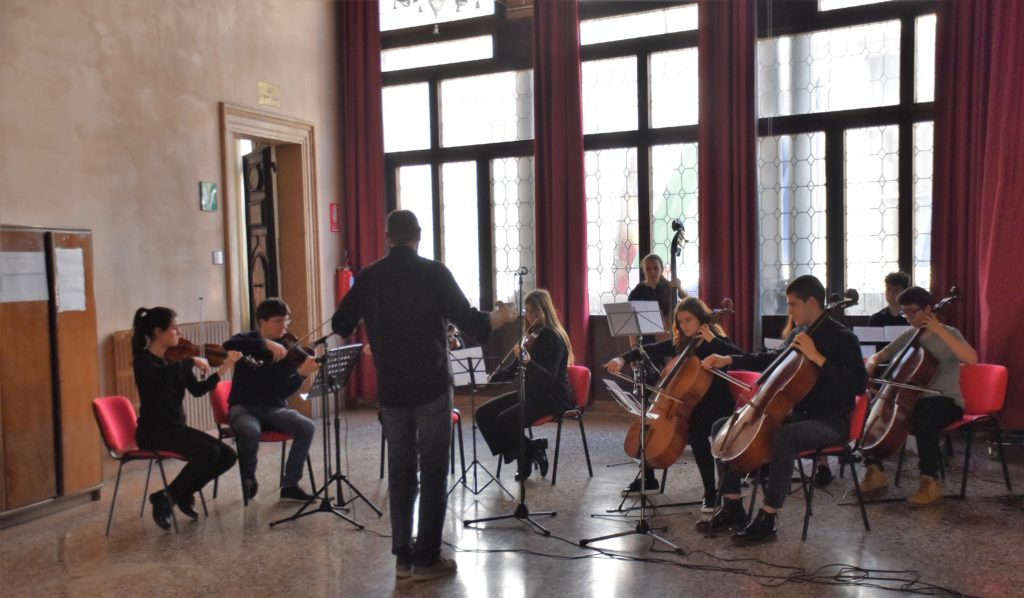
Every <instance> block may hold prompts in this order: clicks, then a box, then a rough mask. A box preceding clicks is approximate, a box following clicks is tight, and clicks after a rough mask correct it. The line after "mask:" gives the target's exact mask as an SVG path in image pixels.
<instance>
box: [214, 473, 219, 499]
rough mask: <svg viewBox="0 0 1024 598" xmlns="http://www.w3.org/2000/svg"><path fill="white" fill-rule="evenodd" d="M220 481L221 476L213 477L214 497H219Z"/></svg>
mask: <svg viewBox="0 0 1024 598" xmlns="http://www.w3.org/2000/svg"><path fill="white" fill-rule="evenodd" d="M219 483H220V476H217V477H215V478H213V497H214V498H217V484H219Z"/></svg>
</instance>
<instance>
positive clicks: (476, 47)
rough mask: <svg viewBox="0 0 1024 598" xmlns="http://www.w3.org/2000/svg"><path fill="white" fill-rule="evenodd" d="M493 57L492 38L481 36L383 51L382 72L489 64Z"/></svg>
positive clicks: (381, 56) (381, 57)
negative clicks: (482, 61)
mask: <svg viewBox="0 0 1024 598" xmlns="http://www.w3.org/2000/svg"><path fill="white" fill-rule="evenodd" d="M493 56H494V42H493V40H492V39H491V36H490V35H481V36H479V37H467V38H465V39H457V40H453V41H450V42H438V43H436V44H422V45H419V46H407V47H404V48H394V49H391V50H384V51H382V52H381V53H380V70H381V71H382V72H385V73H388V72H391V71H401V70H404V69H414V68H420V67H424V66H435V65H438V64H451V63H454V62H468V61H470V60H486V59H488V58H492V57H493Z"/></svg>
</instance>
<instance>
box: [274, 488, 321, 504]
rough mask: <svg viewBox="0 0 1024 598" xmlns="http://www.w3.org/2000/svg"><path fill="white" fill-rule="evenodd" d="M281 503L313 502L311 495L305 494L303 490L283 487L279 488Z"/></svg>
mask: <svg viewBox="0 0 1024 598" xmlns="http://www.w3.org/2000/svg"><path fill="white" fill-rule="evenodd" d="M280 500H282V501H289V500H290V501H292V502H309V501H311V500H313V495H312V494H307V493H306V491H305V490H303V489H302V488H300V487H298V486H284V487H283V488H281V499H280Z"/></svg>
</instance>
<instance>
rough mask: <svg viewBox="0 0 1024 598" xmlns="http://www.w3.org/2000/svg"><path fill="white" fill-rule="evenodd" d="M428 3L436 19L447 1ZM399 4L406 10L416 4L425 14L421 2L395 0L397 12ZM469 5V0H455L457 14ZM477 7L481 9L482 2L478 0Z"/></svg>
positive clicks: (415, 0)
mask: <svg viewBox="0 0 1024 598" xmlns="http://www.w3.org/2000/svg"><path fill="white" fill-rule="evenodd" d="M426 2H427V4H429V5H430V9H431V10H433V11H434V16H435V17H436V16H437V15H438V13H440V12H441V7H443V6H444V2H445V0H426ZM399 4H401V5H402V6H404V7H406V8H409V7H410V6H412V5H414V4H415V5H416V6H417V7H418V8H419V11H420V12H423V4H422V3H421V2H420V0H395V4H394V9H395V10H397V9H398V5H399ZM467 4H469V0H455V12H459V10H460V9H461V8H462V7H463V6H465V5H467ZM476 7H477V8H480V0H476Z"/></svg>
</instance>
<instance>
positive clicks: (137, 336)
mask: <svg viewBox="0 0 1024 598" xmlns="http://www.w3.org/2000/svg"><path fill="white" fill-rule="evenodd" d="M132 329H133V330H132V356H133V363H132V368H133V371H134V373H135V385H136V387H137V388H138V389H139V403H140V405H139V425H138V428H136V430H135V440H136V442H137V443H138V445H139V448H142V449H145V450H152V451H173V452H176V453H180V454H181V455H183V456H184V457H185V459H186V463H185V467H183V468H182V470H181V472H180V473H179V474H178V476H177V477H176V478H174V481H172V482H171V483H170V484H168V485H167V491H166V492H165V491H163V490H159V491H157V492H154V493H153V494H150V495H149V502H150V504H152V505H153V509H152V515H153V520H154V521H155V522H156V524H157V525H159V526H160V527H161V528H162V529H165V530H167V529H170V528H171V509H172V508H173V507H172V505H177V507H178V509H179V510H180V511H181V512H182V513H183V514H184V515H185V516H186V517H188V518H189V519H192V520H195V519H197V518H198V517H199V514H198V513H196V510H195V493H196V492H198V491H199V490H200V489H201V488H202V487H203V486H205V485H206V484H207V483H208V482H210V480H213V479H214V478H216V477H217V476H219V475H221V474H222V473H224V472H226V471H227V470H229V469H231V466H233V465H234V464H235V461H236V460H237V456H236V455H235V451H233V450H232V449H231V447H229V446H228V445H226V444H224V443H223V442H221V441H220V440H217V439H216V438H213V437H212V436H210V435H209V434H206V433H205V432H201V431H199V430H196V429H194V428H190V427H188V426H187V425H185V411H184V409H183V407H182V401H183V400H184V399H185V389H186V388H187V389H188V391H189V392H190V393H192V394H193V395H195V396H197V397H198V396H202V395H204V394H206V393H208V392H210V391H211V390H213V389H214V387H216V386H217V383H218V382H219V381H220V375H221V374H224V373H226V372H227V371H229V370H230V369H231V368H232V366H234V364H235V362H237V361H238V359H239V358H240V357H241V354H240V353H238V352H237V351H228V352H227V355H226V357H225V359H224V363H223V364H222V365H221V367H220V368H219V369H218V370H217V371H216V372H214V373H212V374H211V375H210V376H209V377H207V378H206V379H205V380H202V381H200V380H198V379H197V378H196V375H195V372H194V371H193V368H199V369H200V370H202V371H203V372H204V373H207V374H210V372H211V368H210V364H209V362H207V361H206V360H205V359H203V358H201V357H188V358H186V359H181V360H180V361H177V362H173V363H171V362H170V361H171V360H169V359H166V357H167V355H166V354H167V352H168V349H170V348H171V347H175V346H177V345H178V341H179V340H180V339H181V331H180V330H179V329H178V318H177V314H175V313H174V310H172V309H169V308H167V307H152V308H145V307H140V308H139V309H138V310H137V311H136V312H135V317H134V318H133V321H132Z"/></svg>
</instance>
